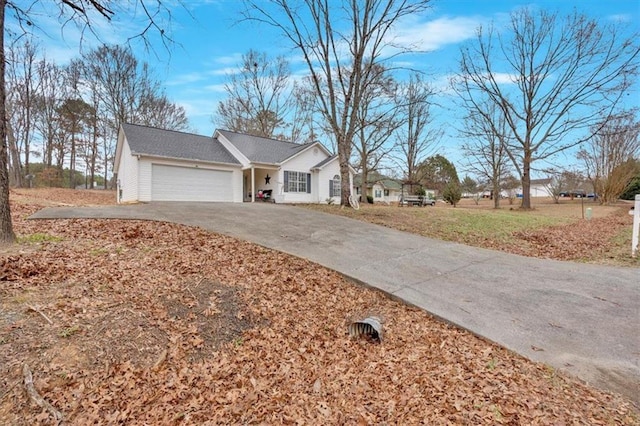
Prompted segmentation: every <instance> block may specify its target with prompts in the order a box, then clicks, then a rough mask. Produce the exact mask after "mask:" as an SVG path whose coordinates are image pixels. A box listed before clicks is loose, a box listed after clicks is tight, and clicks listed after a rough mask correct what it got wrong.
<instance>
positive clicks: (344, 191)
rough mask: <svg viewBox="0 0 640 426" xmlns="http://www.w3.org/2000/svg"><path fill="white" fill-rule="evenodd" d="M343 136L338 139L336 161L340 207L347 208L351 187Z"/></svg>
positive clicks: (347, 156)
mask: <svg viewBox="0 0 640 426" xmlns="http://www.w3.org/2000/svg"><path fill="white" fill-rule="evenodd" d="M343 139H345V136H344V135H340V136H339V139H338V141H337V142H338V161H339V162H340V205H342V206H349V196H350V195H351V187H350V185H349V155H348V152H346V151H347V150H346V149H345V145H347V143H346V141H344V140H343Z"/></svg>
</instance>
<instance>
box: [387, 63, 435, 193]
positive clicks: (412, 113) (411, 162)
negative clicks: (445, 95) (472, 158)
mask: <svg viewBox="0 0 640 426" xmlns="http://www.w3.org/2000/svg"><path fill="white" fill-rule="evenodd" d="M434 94H435V92H434V90H433V89H432V88H431V87H430V86H429V85H428V84H426V83H425V82H424V81H423V80H422V77H420V75H419V74H413V75H411V76H410V77H409V80H408V81H407V82H406V83H404V84H401V85H400V87H399V88H398V90H397V92H396V97H395V98H396V99H395V103H396V105H397V119H398V120H399V121H400V123H401V124H400V126H399V128H398V129H397V131H396V132H395V135H396V143H395V151H396V155H395V157H397V158H398V162H399V163H400V165H401V166H402V168H403V169H404V170H405V180H406V181H408V182H412V183H416V182H419V181H420V180H421V178H422V176H419V175H418V174H417V171H418V166H419V164H420V163H421V162H422V161H424V159H425V158H426V157H427V156H429V155H430V154H433V153H434V152H435V150H436V148H437V147H438V144H439V142H440V138H441V137H442V133H443V132H442V129H439V128H434V127H433V126H432V123H433V113H432V111H431V107H432V105H433V104H432V99H433V97H434Z"/></svg>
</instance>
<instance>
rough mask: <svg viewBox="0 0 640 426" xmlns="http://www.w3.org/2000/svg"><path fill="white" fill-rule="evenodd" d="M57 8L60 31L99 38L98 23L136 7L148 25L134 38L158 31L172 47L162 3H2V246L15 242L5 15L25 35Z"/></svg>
mask: <svg viewBox="0 0 640 426" xmlns="http://www.w3.org/2000/svg"><path fill="white" fill-rule="evenodd" d="M52 4H53V5H54V6H55V7H56V8H57V9H58V13H57V16H58V19H59V22H60V24H61V27H62V28H64V26H66V25H68V24H70V23H73V24H75V26H76V27H77V28H80V29H81V30H82V33H83V35H84V34H85V32H86V31H89V32H90V33H93V34H94V35H97V33H96V31H94V29H95V28H96V27H95V20H99V19H104V20H106V21H111V19H112V18H113V17H114V16H116V15H118V16H119V15H120V14H126V13H127V11H128V9H129V8H130V7H131V6H132V5H133V6H137V5H141V9H142V11H143V13H144V14H145V16H146V18H147V25H145V26H144V27H143V28H142V29H141V30H140V31H139V32H138V33H137V34H136V35H134V36H133V37H140V38H141V39H142V40H143V41H145V42H147V38H146V37H147V35H148V34H149V32H151V31H157V33H158V34H159V35H160V38H161V40H162V42H163V43H165V45H166V46H168V45H169V44H170V43H172V40H171V38H170V35H169V33H168V32H167V31H165V30H164V28H161V24H162V22H161V21H162V18H163V17H167V16H168V17H169V18H170V17H171V10H170V9H169V6H166V5H165V2H163V1H162V0H154V1H150V0H133V1H131V2H127V3H124V2H120V1H117V0H86V1H82V2H74V1H71V0H55V1H54V2H47V1H39V0H34V1H32V2H27V3H26V4H25V3H23V2H19V1H16V0H0V52H1V53H0V242H4V243H11V242H13V241H15V234H14V232H13V224H12V222H11V209H10V207H9V171H8V158H7V126H6V123H7V110H6V97H7V87H6V85H5V63H6V52H5V18H6V12H7V10H8V11H9V13H10V15H11V16H12V17H13V18H14V19H16V21H17V22H18V24H19V26H20V27H21V28H22V29H23V31H24V33H31V31H33V28H39V27H38V25H37V23H38V22H37V21H38V13H37V12H35V13H34V9H35V7H36V6H37V5H47V6H51V5H52Z"/></svg>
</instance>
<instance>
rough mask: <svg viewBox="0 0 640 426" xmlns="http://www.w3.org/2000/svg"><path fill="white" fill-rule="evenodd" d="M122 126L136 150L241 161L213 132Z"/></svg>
mask: <svg viewBox="0 0 640 426" xmlns="http://www.w3.org/2000/svg"><path fill="white" fill-rule="evenodd" d="M122 129H123V130H124V134H125V135H126V137H127V141H128V142H129V146H130V147H131V151H132V153H134V154H143V155H152V156H158V157H167V158H181V159H185V160H200V161H206V162H212V163H225V164H240V162H239V161H238V160H237V159H236V158H235V157H234V156H233V155H231V153H230V152H229V151H227V149H226V148H225V147H224V146H223V145H222V144H221V143H220V142H219V141H218V140H217V139H214V138H212V137H209V136H201V135H195V134H193V133H184V132H177V131H174V130H162V129H156V128H153V127H146V126H139V125H136V124H123V125H122Z"/></svg>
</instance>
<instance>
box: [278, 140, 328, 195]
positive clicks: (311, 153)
mask: <svg viewBox="0 0 640 426" xmlns="http://www.w3.org/2000/svg"><path fill="white" fill-rule="evenodd" d="M327 157H328V156H327V154H325V153H324V151H322V150H321V149H320V148H316V147H314V148H312V149H309V150H307V151H305V152H303V153H301V154H300V155H298V156H296V157H295V158H292V159H291V160H289V161H287V162H285V163H284V164H282V167H281V168H280V170H279V171H278V184H277V190H276V191H274V194H276V195H275V196H274V199H275V201H276V202H277V203H317V202H319V201H321V200H320V197H319V194H318V191H319V186H318V182H317V181H318V179H319V177H318V173H316V172H313V173H311V172H310V170H311V168H312V167H313V166H315V165H316V164H318V163H320V162H321V161H322V160H324V159H326V158H327ZM285 170H286V171H292V172H302V173H311V193H310V194H308V193H301V192H285V191H284V172H285ZM321 184H322V182H320V185H321ZM327 185H329V183H327Z"/></svg>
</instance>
